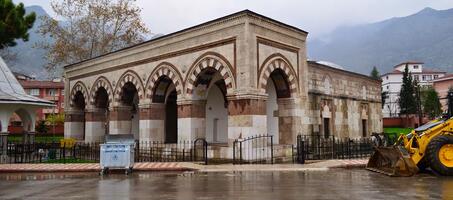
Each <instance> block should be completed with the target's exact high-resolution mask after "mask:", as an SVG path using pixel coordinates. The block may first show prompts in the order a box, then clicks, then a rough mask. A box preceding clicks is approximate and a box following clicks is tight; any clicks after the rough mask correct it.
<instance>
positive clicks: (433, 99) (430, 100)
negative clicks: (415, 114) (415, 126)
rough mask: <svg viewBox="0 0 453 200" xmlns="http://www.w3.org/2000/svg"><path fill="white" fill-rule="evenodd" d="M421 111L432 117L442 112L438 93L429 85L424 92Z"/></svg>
mask: <svg viewBox="0 0 453 200" xmlns="http://www.w3.org/2000/svg"><path fill="white" fill-rule="evenodd" d="M424 96H425V97H424V101H423V111H424V113H425V114H426V115H428V117H429V118H431V119H433V118H435V117H437V116H439V115H440V114H442V105H441V104H440V99H439V94H438V93H437V91H436V90H435V89H434V88H432V87H429V88H428V89H427V90H426V93H425V94H424Z"/></svg>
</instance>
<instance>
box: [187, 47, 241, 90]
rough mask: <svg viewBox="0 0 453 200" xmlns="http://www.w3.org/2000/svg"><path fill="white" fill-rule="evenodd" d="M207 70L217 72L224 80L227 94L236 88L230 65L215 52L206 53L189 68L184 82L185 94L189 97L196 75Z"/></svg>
mask: <svg viewBox="0 0 453 200" xmlns="http://www.w3.org/2000/svg"><path fill="white" fill-rule="evenodd" d="M207 68H213V69H215V70H217V71H218V72H219V73H220V75H221V76H222V77H223V79H224V80H225V86H226V89H227V93H228V94H231V93H232V92H233V89H234V88H236V82H235V78H234V73H233V68H232V66H231V64H230V63H229V62H228V61H227V60H226V59H225V58H224V57H223V56H221V55H220V54H218V53H215V52H208V53H205V54H203V55H202V56H200V57H199V58H198V59H196V60H195V62H194V64H193V65H192V66H191V67H190V69H189V71H188V72H187V76H186V80H185V81H184V82H185V92H186V94H187V95H189V96H191V95H192V92H193V89H194V84H195V81H196V80H197V77H198V75H199V74H200V73H201V72H202V71H203V70H204V69H207Z"/></svg>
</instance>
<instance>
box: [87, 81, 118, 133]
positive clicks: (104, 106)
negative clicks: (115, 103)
mask: <svg viewBox="0 0 453 200" xmlns="http://www.w3.org/2000/svg"><path fill="white" fill-rule="evenodd" d="M112 99H113V89H112V85H111V84H110V82H109V81H108V79H107V78H105V77H103V76H101V77H99V78H97V79H96V81H95V82H94V83H93V85H92V86H91V91H90V104H89V105H88V106H87V109H86V111H85V121H86V123H85V133H86V136H85V141H86V142H99V141H103V139H104V136H105V135H106V134H108V133H109V130H108V129H109V128H108V125H109V120H108V118H109V107H110V105H111V102H112Z"/></svg>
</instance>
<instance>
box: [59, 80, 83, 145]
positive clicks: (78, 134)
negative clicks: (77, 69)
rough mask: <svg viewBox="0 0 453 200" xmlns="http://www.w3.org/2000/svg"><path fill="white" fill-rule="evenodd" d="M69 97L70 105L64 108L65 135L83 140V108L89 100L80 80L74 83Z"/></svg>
mask: <svg viewBox="0 0 453 200" xmlns="http://www.w3.org/2000/svg"><path fill="white" fill-rule="evenodd" d="M70 99H71V101H70V107H69V109H66V110H65V115H66V116H65V137H71V138H75V139H77V140H84V139H85V109H86V106H87V104H88V102H89V101H88V92H87V89H86V87H85V85H84V84H83V83H82V82H77V83H76V84H75V85H74V87H73V88H72V90H71V96H70ZM66 130H68V131H66Z"/></svg>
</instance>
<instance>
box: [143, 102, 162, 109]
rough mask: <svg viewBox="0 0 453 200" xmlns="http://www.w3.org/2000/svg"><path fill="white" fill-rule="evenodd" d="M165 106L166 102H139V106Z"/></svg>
mask: <svg viewBox="0 0 453 200" xmlns="http://www.w3.org/2000/svg"><path fill="white" fill-rule="evenodd" d="M162 106H165V103H141V104H138V108H140V109H142V108H155V107H162Z"/></svg>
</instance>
